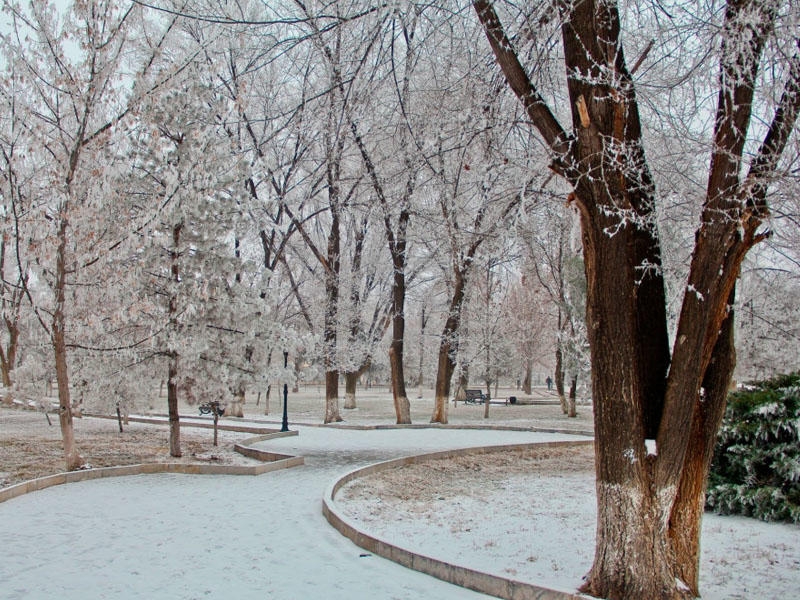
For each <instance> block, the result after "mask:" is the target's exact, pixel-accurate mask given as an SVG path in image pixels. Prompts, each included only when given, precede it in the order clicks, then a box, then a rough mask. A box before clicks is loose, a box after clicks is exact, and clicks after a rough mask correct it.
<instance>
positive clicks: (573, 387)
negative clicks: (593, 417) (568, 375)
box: [567, 375, 578, 418]
mask: <svg viewBox="0 0 800 600" xmlns="http://www.w3.org/2000/svg"><path fill="white" fill-rule="evenodd" d="M577 394H578V376H577V375H573V376H572V380H571V381H570V383H569V401H568V402H567V405H568V411H567V416H568V417H572V418H575V417H577V416H578V410H577V407H576V406H575V403H576V400H577V398H576V396H577Z"/></svg>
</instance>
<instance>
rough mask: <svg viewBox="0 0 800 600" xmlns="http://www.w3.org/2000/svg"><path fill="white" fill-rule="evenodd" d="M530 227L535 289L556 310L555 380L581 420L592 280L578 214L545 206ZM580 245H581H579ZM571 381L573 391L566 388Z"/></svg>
mask: <svg viewBox="0 0 800 600" xmlns="http://www.w3.org/2000/svg"><path fill="white" fill-rule="evenodd" d="M533 212H534V214H535V216H533V217H532V219H531V221H532V222H531V223H530V226H529V227H528V228H527V229H528V230H527V231H525V232H524V233H523V235H522V238H523V244H524V246H525V247H526V249H527V251H528V253H529V255H530V262H529V265H530V267H531V270H532V272H533V275H534V277H533V279H534V280H535V285H538V286H539V287H540V288H541V289H542V290H544V292H545V293H546V294H547V295H548V296H549V298H550V301H551V303H552V305H553V306H554V310H555V323H554V324H555V332H554V333H555V336H554V337H555V355H554V358H555V364H554V373H553V380H554V382H555V387H556V392H557V393H558V397H559V400H560V401H561V409H562V410H563V411H564V414H566V415H569V416H570V417H575V416H577V413H576V407H575V402H576V394H577V386H578V378H579V376H582V375H585V374H586V373H587V369H585V368H584V364H585V363H586V352H585V346H586V325H585V321H584V318H583V316H584V314H585V311H586V306H585V304H586V300H585V299H586V280H585V278H584V275H583V263H582V261H581V258H580V251H579V250H577V251H576V249H575V248H574V246H575V245H576V244H579V242H578V241H577V240H574V236H573V235H572V232H573V225H574V224H575V215H574V212H573V211H572V209H571V208H569V207H565V206H563V204H561V205H553V204H552V203H550V202H543V203H541V204H540V205H539V206H537V207H535V208H534V210H533ZM573 242H575V243H573ZM565 381H567V382H568V383H569V392H567V390H566V387H565V385H564V384H565Z"/></svg>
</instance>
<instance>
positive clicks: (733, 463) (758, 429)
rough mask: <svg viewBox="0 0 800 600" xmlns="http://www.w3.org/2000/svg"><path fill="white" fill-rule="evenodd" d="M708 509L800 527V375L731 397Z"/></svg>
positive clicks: (716, 455)
mask: <svg viewBox="0 0 800 600" xmlns="http://www.w3.org/2000/svg"><path fill="white" fill-rule="evenodd" d="M706 508H707V509H709V510H714V511H716V512H718V513H721V514H741V515H745V516H749V517H755V518H758V519H762V520H764V521H789V522H794V523H797V522H800V373H794V374H791V375H781V376H779V377H775V378H774V379H770V380H767V381H760V382H756V383H753V384H750V385H748V386H747V387H746V389H744V390H741V391H737V392H734V393H732V394H730V395H729V397H728V406H727V409H726V411H725V416H724V418H723V421H722V427H721V428H720V432H719V437H718V438H717V445H716V448H715V451H714V459H713V461H712V464H711V470H710V473H709V480H708V489H707V492H706Z"/></svg>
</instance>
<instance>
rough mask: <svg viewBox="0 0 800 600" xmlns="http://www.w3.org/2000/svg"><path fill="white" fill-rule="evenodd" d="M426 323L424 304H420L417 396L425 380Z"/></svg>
mask: <svg viewBox="0 0 800 600" xmlns="http://www.w3.org/2000/svg"><path fill="white" fill-rule="evenodd" d="M427 325H428V315H426V314H425V305H424V304H423V305H422V315H421V319H420V327H419V349H418V352H419V365H418V367H417V387H418V388H419V397H420V398H422V386H423V385H424V382H425V328H426V327H427Z"/></svg>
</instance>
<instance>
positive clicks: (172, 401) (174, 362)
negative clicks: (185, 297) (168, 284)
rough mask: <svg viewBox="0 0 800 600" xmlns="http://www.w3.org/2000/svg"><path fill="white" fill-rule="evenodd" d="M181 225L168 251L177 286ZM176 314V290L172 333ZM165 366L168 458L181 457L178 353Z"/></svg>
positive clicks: (172, 296)
mask: <svg viewBox="0 0 800 600" xmlns="http://www.w3.org/2000/svg"><path fill="white" fill-rule="evenodd" d="M182 230H183V223H182V222H181V223H178V224H176V225H174V226H173V227H172V249H171V251H170V262H171V265H170V274H171V276H172V284H173V285H174V286H178V285H179V284H180V281H181V272H180V263H179V260H180V241H181V231H182ZM177 314H178V290H177V289H174V290H172V292H170V297H169V324H170V327H171V329H172V330H173V331H175V330H177V327H178V323H177V318H178V317H177ZM167 357H168V365H167V413H168V415H169V454H170V456H174V457H176V458H177V457H179V456H181V424H180V417H179V415H178V352H177V350H175V349H170V350H169V352H168V354H167Z"/></svg>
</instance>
